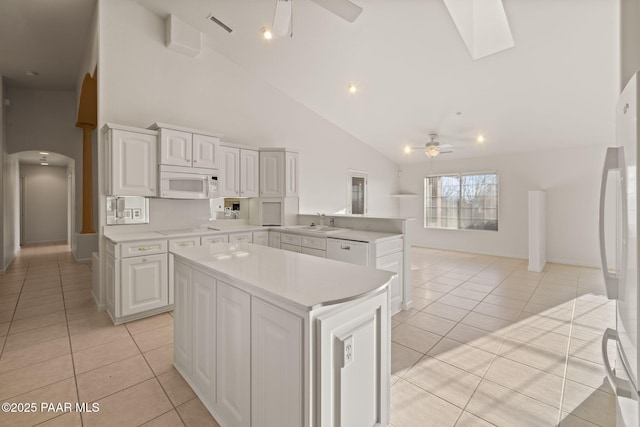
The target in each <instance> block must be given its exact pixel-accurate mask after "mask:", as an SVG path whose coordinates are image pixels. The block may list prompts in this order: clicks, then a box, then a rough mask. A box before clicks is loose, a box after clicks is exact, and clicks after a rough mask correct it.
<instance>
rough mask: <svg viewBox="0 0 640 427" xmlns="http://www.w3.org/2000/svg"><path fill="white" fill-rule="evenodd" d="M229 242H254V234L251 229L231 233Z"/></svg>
mask: <svg viewBox="0 0 640 427" xmlns="http://www.w3.org/2000/svg"><path fill="white" fill-rule="evenodd" d="M229 243H253V234H252V233H251V232H250V231H245V232H242V233H229Z"/></svg>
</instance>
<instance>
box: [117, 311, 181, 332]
mask: <svg viewBox="0 0 640 427" xmlns="http://www.w3.org/2000/svg"><path fill="white" fill-rule="evenodd" d="M171 324H173V318H172V317H171V316H169V314H167V313H162V314H157V315H155V316H152V317H147V318H146V319H141V320H136V321H133V322H129V323H126V324H125V326H126V327H127V329H128V330H129V333H130V334H131V335H139V334H141V333H142V332H147V331H150V330H152V329H157V328H161V327H163V326H167V325H171Z"/></svg>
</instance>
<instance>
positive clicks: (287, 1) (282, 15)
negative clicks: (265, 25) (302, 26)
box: [271, 0, 362, 36]
mask: <svg viewBox="0 0 640 427" xmlns="http://www.w3.org/2000/svg"><path fill="white" fill-rule="evenodd" d="M311 1H312V2H314V3H315V4H317V5H318V6H320V7H322V8H324V9H326V10H328V11H329V12H331V13H333V14H335V15H337V16H339V17H340V18H342V19H344V20H345V21H348V22H353V21H355V20H356V18H358V16H360V14H361V13H362V8H361V7H360V6H358V5H357V4H355V3H353V2H351V1H349V0H311ZM292 7H293V0H276V10H275V13H274V14H273V25H272V26H271V29H272V31H273V33H274V34H275V35H277V36H286V35H293V33H292V32H291V23H292V20H293V10H292Z"/></svg>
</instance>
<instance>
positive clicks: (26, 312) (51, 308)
mask: <svg viewBox="0 0 640 427" xmlns="http://www.w3.org/2000/svg"><path fill="white" fill-rule="evenodd" d="M60 310H64V304H63V303H62V302H59V303H55V304H45V305H37V306H34V307H26V308H18V309H16V312H15V314H14V315H13V319H14V320H20V319H26V318H29V317H35V316H42V315H43V314H49V313H54V312H56V311H60Z"/></svg>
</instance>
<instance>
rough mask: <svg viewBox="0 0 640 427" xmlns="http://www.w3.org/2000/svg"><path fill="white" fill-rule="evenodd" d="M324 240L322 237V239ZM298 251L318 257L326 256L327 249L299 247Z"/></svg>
mask: <svg viewBox="0 0 640 427" xmlns="http://www.w3.org/2000/svg"><path fill="white" fill-rule="evenodd" d="M323 240H324V239H323ZM300 252H301V253H303V254H307V255H313V256H319V257H320V258H326V257H327V251H323V250H320V249H311V248H304V247H303V248H301V249H300Z"/></svg>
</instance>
